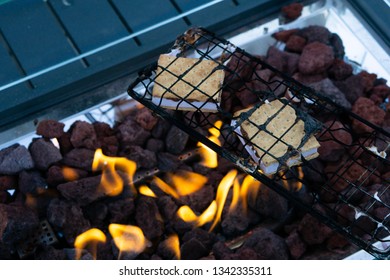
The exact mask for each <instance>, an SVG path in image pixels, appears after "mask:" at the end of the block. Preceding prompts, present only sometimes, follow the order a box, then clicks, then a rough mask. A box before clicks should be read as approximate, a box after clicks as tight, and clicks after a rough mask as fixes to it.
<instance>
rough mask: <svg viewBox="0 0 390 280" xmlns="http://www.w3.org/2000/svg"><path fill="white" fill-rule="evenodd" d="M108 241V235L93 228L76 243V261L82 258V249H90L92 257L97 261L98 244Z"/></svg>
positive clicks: (77, 239)
mask: <svg viewBox="0 0 390 280" xmlns="http://www.w3.org/2000/svg"><path fill="white" fill-rule="evenodd" d="M106 240H107V238H106V235H105V234H104V233H103V232H102V231H101V230H100V229H97V228H91V229H89V230H87V231H85V232H83V233H82V234H80V235H79V236H77V237H76V239H75V241H74V247H75V248H76V259H77V260H79V259H80V258H81V252H82V249H85V248H87V247H88V248H89V250H90V252H91V254H92V257H93V258H94V259H95V260H96V254H97V252H96V251H97V244H98V243H105V242H106Z"/></svg>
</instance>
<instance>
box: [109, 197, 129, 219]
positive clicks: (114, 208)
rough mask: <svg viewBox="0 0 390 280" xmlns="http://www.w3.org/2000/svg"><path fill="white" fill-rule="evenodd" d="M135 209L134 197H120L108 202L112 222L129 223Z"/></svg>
mask: <svg viewBox="0 0 390 280" xmlns="http://www.w3.org/2000/svg"><path fill="white" fill-rule="evenodd" d="M134 211H135V205H134V199H133V198H131V197H128V198H124V199H118V200H115V201H113V202H110V203H109V204H108V213H109V216H110V223H116V224H127V223H129V221H130V218H131V217H132V215H133V214H134Z"/></svg>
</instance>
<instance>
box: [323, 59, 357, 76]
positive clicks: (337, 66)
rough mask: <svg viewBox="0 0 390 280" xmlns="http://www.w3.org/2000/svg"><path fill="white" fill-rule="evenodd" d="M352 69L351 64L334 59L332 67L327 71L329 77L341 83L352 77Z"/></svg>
mask: <svg viewBox="0 0 390 280" xmlns="http://www.w3.org/2000/svg"><path fill="white" fill-rule="evenodd" d="M352 71H353V68H352V66H351V64H348V63H346V62H345V61H344V60H342V59H335V60H334V61H333V64H332V66H331V67H330V68H329V69H328V73H329V77H330V78H332V79H334V80H337V81H341V80H345V79H346V78H348V77H349V76H351V75H352Z"/></svg>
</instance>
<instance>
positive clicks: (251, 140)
mask: <svg viewBox="0 0 390 280" xmlns="http://www.w3.org/2000/svg"><path fill="white" fill-rule="evenodd" d="M234 117H235V120H234V121H233V122H232V126H233V127H234V128H235V131H236V133H237V134H238V135H239V136H240V137H239V138H240V140H241V142H242V143H243V145H244V146H245V148H246V150H247V151H248V153H249V154H250V155H251V157H252V159H253V160H254V161H255V162H256V163H257V164H258V165H259V166H260V168H261V170H262V171H263V173H265V174H267V175H268V174H274V173H276V172H277V171H278V170H279V168H280V167H281V165H282V166H284V167H291V166H294V165H298V164H300V163H301V157H303V158H305V160H311V159H314V158H316V157H317V156H318V152H317V150H318V148H319V147H320V144H319V143H318V141H317V139H316V138H315V136H314V135H313V132H314V130H315V129H318V123H317V121H315V120H314V119H310V118H311V117H310V116H308V115H306V117H305V118H306V120H303V119H302V118H301V117H298V116H297V111H296V110H295V109H294V107H292V106H291V105H288V104H287V103H284V102H281V101H280V100H278V99H276V100H274V101H271V102H268V101H266V102H265V103H263V104H259V105H257V106H255V107H251V108H247V109H243V110H241V111H238V112H236V113H235V115H234ZM305 122H307V123H306V125H305ZM308 123H310V124H311V125H312V126H316V125H317V127H314V128H313V127H312V129H310V130H311V131H305V128H306V130H309V128H310V125H309V124H308Z"/></svg>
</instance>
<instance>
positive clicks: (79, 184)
mask: <svg viewBox="0 0 390 280" xmlns="http://www.w3.org/2000/svg"><path fill="white" fill-rule="evenodd" d="M100 181H101V176H100V175H99V176H94V177H87V178H83V179H80V180H77V181H73V182H67V183H63V184H59V185H58V186H57V190H58V191H59V192H60V193H61V194H62V195H63V196H64V197H65V198H66V199H69V200H72V201H75V202H77V203H78V204H79V205H87V204H89V203H92V202H94V201H96V200H98V199H100V198H103V197H105V196H106V195H108V191H105V190H104V189H102V188H99V184H100Z"/></svg>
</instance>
